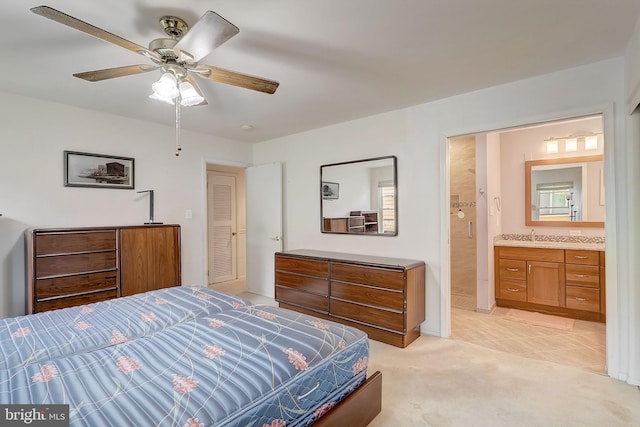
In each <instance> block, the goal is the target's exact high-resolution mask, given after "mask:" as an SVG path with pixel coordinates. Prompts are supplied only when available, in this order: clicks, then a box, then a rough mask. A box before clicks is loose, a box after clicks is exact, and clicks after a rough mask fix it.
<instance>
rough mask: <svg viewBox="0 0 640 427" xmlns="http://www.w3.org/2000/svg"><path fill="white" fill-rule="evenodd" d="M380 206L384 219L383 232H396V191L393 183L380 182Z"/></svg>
mask: <svg viewBox="0 0 640 427" xmlns="http://www.w3.org/2000/svg"><path fill="white" fill-rule="evenodd" d="M378 206H380V216H381V218H382V221H381V223H382V230H381V231H382V232H383V233H395V231H396V189H395V187H394V186H393V182H392V181H380V182H378Z"/></svg>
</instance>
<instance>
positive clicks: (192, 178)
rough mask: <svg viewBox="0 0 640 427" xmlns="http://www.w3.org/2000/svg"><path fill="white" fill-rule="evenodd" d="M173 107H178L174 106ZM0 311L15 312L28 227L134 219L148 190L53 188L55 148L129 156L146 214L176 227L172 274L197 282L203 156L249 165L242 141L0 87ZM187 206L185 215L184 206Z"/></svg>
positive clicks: (141, 213)
mask: <svg viewBox="0 0 640 427" xmlns="http://www.w3.org/2000/svg"><path fill="white" fill-rule="evenodd" d="M183 114H186V112H185V113H183ZM0 116H1V117H2V138H1V139H0V148H1V154H0V213H2V214H3V216H2V217H0V317H7V316H15V315H19V314H24V312H25V254H24V251H25V246H24V238H23V232H24V231H25V230H26V229H27V228H30V227H78V226H104V225H131V224H142V223H143V222H145V221H147V220H148V212H149V205H148V195H145V194H137V193H136V192H135V191H133V190H122V189H95V188H71V187H64V186H63V151H64V150H74V151H83V152H89V153H100V154H112V155H119V156H125V157H133V158H135V189H136V190H145V189H154V190H155V207H156V210H155V219H156V221H161V222H164V223H177V224H180V225H181V226H182V281H183V283H185V284H189V283H198V284H200V283H202V280H203V275H204V272H205V271H206V266H204V265H203V262H204V247H205V242H206V233H205V229H204V225H205V222H204V221H205V218H204V215H205V204H204V203H205V196H204V182H205V181H204V180H205V177H204V161H203V157H204V156H207V157H209V158H213V159H220V160H222V161H224V160H228V161H234V162H242V163H249V161H250V158H251V147H250V146H248V145H245V144H242V143H239V142H232V141H228V140H222V139H215V138H212V137H210V136H208V135H202V134H196V133H193V132H188V131H184V130H183V131H182V146H183V150H182V154H181V155H180V157H176V156H175V155H174V150H175V147H174V144H175V133H174V132H175V131H174V129H173V128H172V127H171V125H172V124H173V123H168V125H169V126H167V127H164V126H158V125H152V124H149V123H143V122H140V121H135V120H129V119H126V118H123V117H118V116H111V115H106V114H102V113H97V112H93V111H88V110H82V109H78V108H73V107H69V106H65V105H60V104H54V103H50V102H43V101H38V100H34V99H30V98H24V97H19V96H14V95H10V94H7V93H0ZM186 209H191V210H193V219H184V211H185V210H186Z"/></svg>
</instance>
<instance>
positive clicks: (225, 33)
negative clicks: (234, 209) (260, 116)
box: [31, 6, 279, 106]
mask: <svg viewBox="0 0 640 427" xmlns="http://www.w3.org/2000/svg"><path fill="white" fill-rule="evenodd" d="M31 11H32V12H33V13H35V14H37V15H40V16H43V17H45V18H49V19H51V20H53V21H56V22H59V23H61V24H64V25H67V26H69V27H71V28H75V29H76V30H80V31H82V32H85V33H87V34H89V35H92V36H94V37H97V38H99V39H102V40H105V41H107V42H110V43H113V44H115V45H118V46H120V47H123V48H125V49H128V50H130V51H133V52H136V53H139V54H140V55H143V56H145V57H147V58H149V59H150V60H151V61H152V62H153V63H154V64H147V65H129V66H124V67H116V68H107V69H104V70H95V71H87V72H83V73H77V74H74V77H78V78H81V79H84V80H87V81H90V82H97V81H101V80H107V79H112V78H116V77H124V76H130V75H135V74H141V73H146V72H149V71H154V70H158V69H159V70H161V71H162V76H161V77H160V80H158V81H157V82H155V83H154V84H153V85H152V88H153V92H154V93H153V94H152V95H151V98H154V99H159V100H161V101H165V102H169V103H171V104H173V103H174V102H175V104H176V106H177V105H178V104H180V105H182V106H194V105H206V103H207V102H206V100H205V99H204V96H203V95H202V91H201V90H200V88H199V87H198V85H197V83H196V80H195V79H194V78H193V77H192V74H193V75H196V76H198V77H200V78H203V79H207V80H213V81H217V82H220V83H226V84H230V85H234V86H239V87H242V88H246V89H251V90H255V91H259V92H264V93H268V94H273V93H274V92H275V91H276V89H277V88H278V85H279V83H278V82H276V81H273V80H267V79H263V78H260V77H255V76H250V75H247V74H241V73H238V72H235V71H229V70H225V69H222V68H218V67H213V66H211V65H204V64H199V63H198V62H199V61H200V60H201V59H202V58H204V57H205V56H207V55H208V54H209V53H211V52H212V51H213V50H214V49H215V48H217V47H218V46H220V45H221V44H223V43H224V42H226V41H227V40H229V39H230V38H231V37H233V36H235V35H236V34H238V32H239V31H240V30H239V29H238V27H236V26H235V25H233V24H232V23H230V22H229V21H227V20H226V19H224V18H223V17H221V16H220V15H218V14H217V13H215V12H212V11H207V12H206V13H205V14H204V15H203V16H202V17H201V18H200V19H199V20H198V21H197V22H196V23H195V24H194V25H193V26H192V27H191V28H189V26H188V25H187V23H186V22H185V21H184V20H182V19H180V18H178V17H176V16H163V17H162V18H160V24H161V25H162V27H163V28H164V32H165V33H166V34H167V36H168V38H158V39H155V40H152V41H151V43H149V48H145V47H143V46H140V45H137V44H135V43H132V42H130V41H128V40H125V39H123V38H122V37H119V36H116V35H115V34H112V33H109V32H108V31H105V30H103V29H101V28H98V27H95V26H93V25H91V24H88V23H86V22H84V21H81V20H79V19H77V18H74V17H73V16H70V15H67V14H65V13H63V12H60V11H59V10H56V9H53V8H51V7H49V6H38V7H34V8H32V9H31Z"/></svg>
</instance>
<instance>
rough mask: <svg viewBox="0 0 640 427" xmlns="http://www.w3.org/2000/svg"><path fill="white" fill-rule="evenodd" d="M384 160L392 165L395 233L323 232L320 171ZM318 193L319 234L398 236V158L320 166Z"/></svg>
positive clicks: (388, 157) (390, 157)
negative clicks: (390, 161) (327, 168)
mask: <svg viewBox="0 0 640 427" xmlns="http://www.w3.org/2000/svg"><path fill="white" fill-rule="evenodd" d="M386 159H390V160H392V165H393V189H394V192H395V200H394V206H393V209H394V210H395V223H396V227H395V232H394V233H349V232H342V231H325V230H324V203H323V197H322V182H323V177H322V171H323V168H326V167H329V166H343V165H351V164H356V163H364V162H371V161H378V160H386ZM318 193H319V196H320V232H321V233H323V234H348V235H353V236H385V237H394V236H397V235H398V158H397V157H396V156H381V157H372V158H369V159H361V160H351V161H348V162H339V163H330V164H326V165H321V166H320V184H319V187H318Z"/></svg>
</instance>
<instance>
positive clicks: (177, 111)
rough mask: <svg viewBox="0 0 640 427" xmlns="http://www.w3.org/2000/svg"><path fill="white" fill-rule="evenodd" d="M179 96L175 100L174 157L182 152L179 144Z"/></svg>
mask: <svg viewBox="0 0 640 427" xmlns="http://www.w3.org/2000/svg"><path fill="white" fill-rule="evenodd" d="M180 98H181V96H180V95H178V97H177V98H176V99H175V104H176V157H177V156H179V155H180V151H182V145H181V144H180V101H181V99H180Z"/></svg>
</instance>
